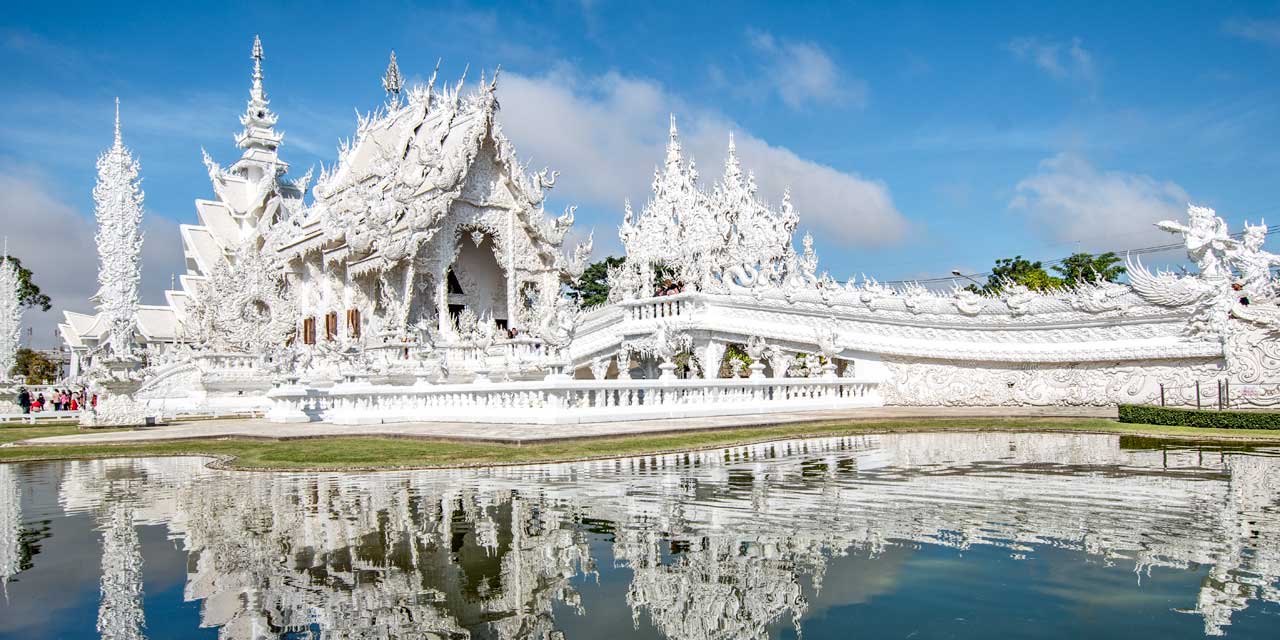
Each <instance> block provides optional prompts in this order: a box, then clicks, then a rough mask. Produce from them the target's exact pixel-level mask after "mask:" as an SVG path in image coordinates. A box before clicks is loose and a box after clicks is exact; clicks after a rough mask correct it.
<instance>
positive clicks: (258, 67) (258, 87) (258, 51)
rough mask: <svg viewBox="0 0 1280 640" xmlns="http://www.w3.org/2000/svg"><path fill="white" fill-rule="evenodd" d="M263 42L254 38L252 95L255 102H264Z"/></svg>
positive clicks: (255, 36) (256, 37)
mask: <svg viewBox="0 0 1280 640" xmlns="http://www.w3.org/2000/svg"><path fill="white" fill-rule="evenodd" d="M263 57H264V56H263V55H262V40H261V39H260V38H259V37H258V36H257V35H254V36H253V89H252V91H251V92H250V95H251V96H252V97H253V99H255V100H263V99H264V97H263V95H262V59H263Z"/></svg>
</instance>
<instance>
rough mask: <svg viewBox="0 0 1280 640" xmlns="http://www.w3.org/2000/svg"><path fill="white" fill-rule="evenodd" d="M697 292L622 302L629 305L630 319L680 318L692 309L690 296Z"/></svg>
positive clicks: (628, 316)
mask: <svg viewBox="0 0 1280 640" xmlns="http://www.w3.org/2000/svg"><path fill="white" fill-rule="evenodd" d="M694 295H695V294H690V293H679V294H676V295H671V296H659V297H656V298H645V299H643V300H628V301H626V302H623V303H622V304H623V305H624V306H626V307H627V319H628V320H662V319H666V318H678V317H680V316H681V315H684V314H686V313H687V312H688V311H689V310H690V298H692V297H693V296H694Z"/></svg>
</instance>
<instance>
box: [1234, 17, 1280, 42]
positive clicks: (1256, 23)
mask: <svg viewBox="0 0 1280 640" xmlns="http://www.w3.org/2000/svg"><path fill="white" fill-rule="evenodd" d="M1222 30H1223V31H1224V32H1226V33H1228V34H1230V35H1233V36H1236V37H1237V38H1244V39H1245V40H1253V41H1255V42H1261V43H1263V44H1269V45H1273V46H1280V20H1261V19H1256V18H1254V19H1235V20H1227V21H1226V22H1224V23H1222Z"/></svg>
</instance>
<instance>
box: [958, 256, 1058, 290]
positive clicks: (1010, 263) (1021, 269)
mask: <svg viewBox="0 0 1280 640" xmlns="http://www.w3.org/2000/svg"><path fill="white" fill-rule="evenodd" d="M1008 282H1014V283H1016V284H1020V285H1022V286H1024V287H1026V288H1028V289H1031V290H1032V291H1044V290H1045V289H1052V288H1054V287H1060V286H1062V283H1063V280H1062V278H1055V277H1053V276H1051V275H1049V272H1047V271H1045V270H1044V265H1042V264H1041V263H1040V261H1038V260H1037V261H1035V262H1032V261H1030V260H1027V259H1025V258H1023V257H1022V256H1014V257H1012V258H1000V259H999V260H996V266H994V267H992V268H991V275H990V276H987V283H986V284H984V285H982V288H981V289H979V288H978V286H977V285H972V284H971V285H969V286H968V287H966V288H967V289H969V290H970V291H975V292H978V293H984V294H989V295H995V294H998V293H1000V292H1001V291H1002V290H1003V289H1004V287H1005V284H1006V283H1008Z"/></svg>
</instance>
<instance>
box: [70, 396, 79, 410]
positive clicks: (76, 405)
mask: <svg viewBox="0 0 1280 640" xmlns="http://www.w3.org/2000/svg"><path fill="white" fill-rule="evenodd" d="M78 395H79V394H76V395H73V396H71V406H70V410H71V411H79V410H80V401H79V399H77V398H76V396H78Z"/></svg>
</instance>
